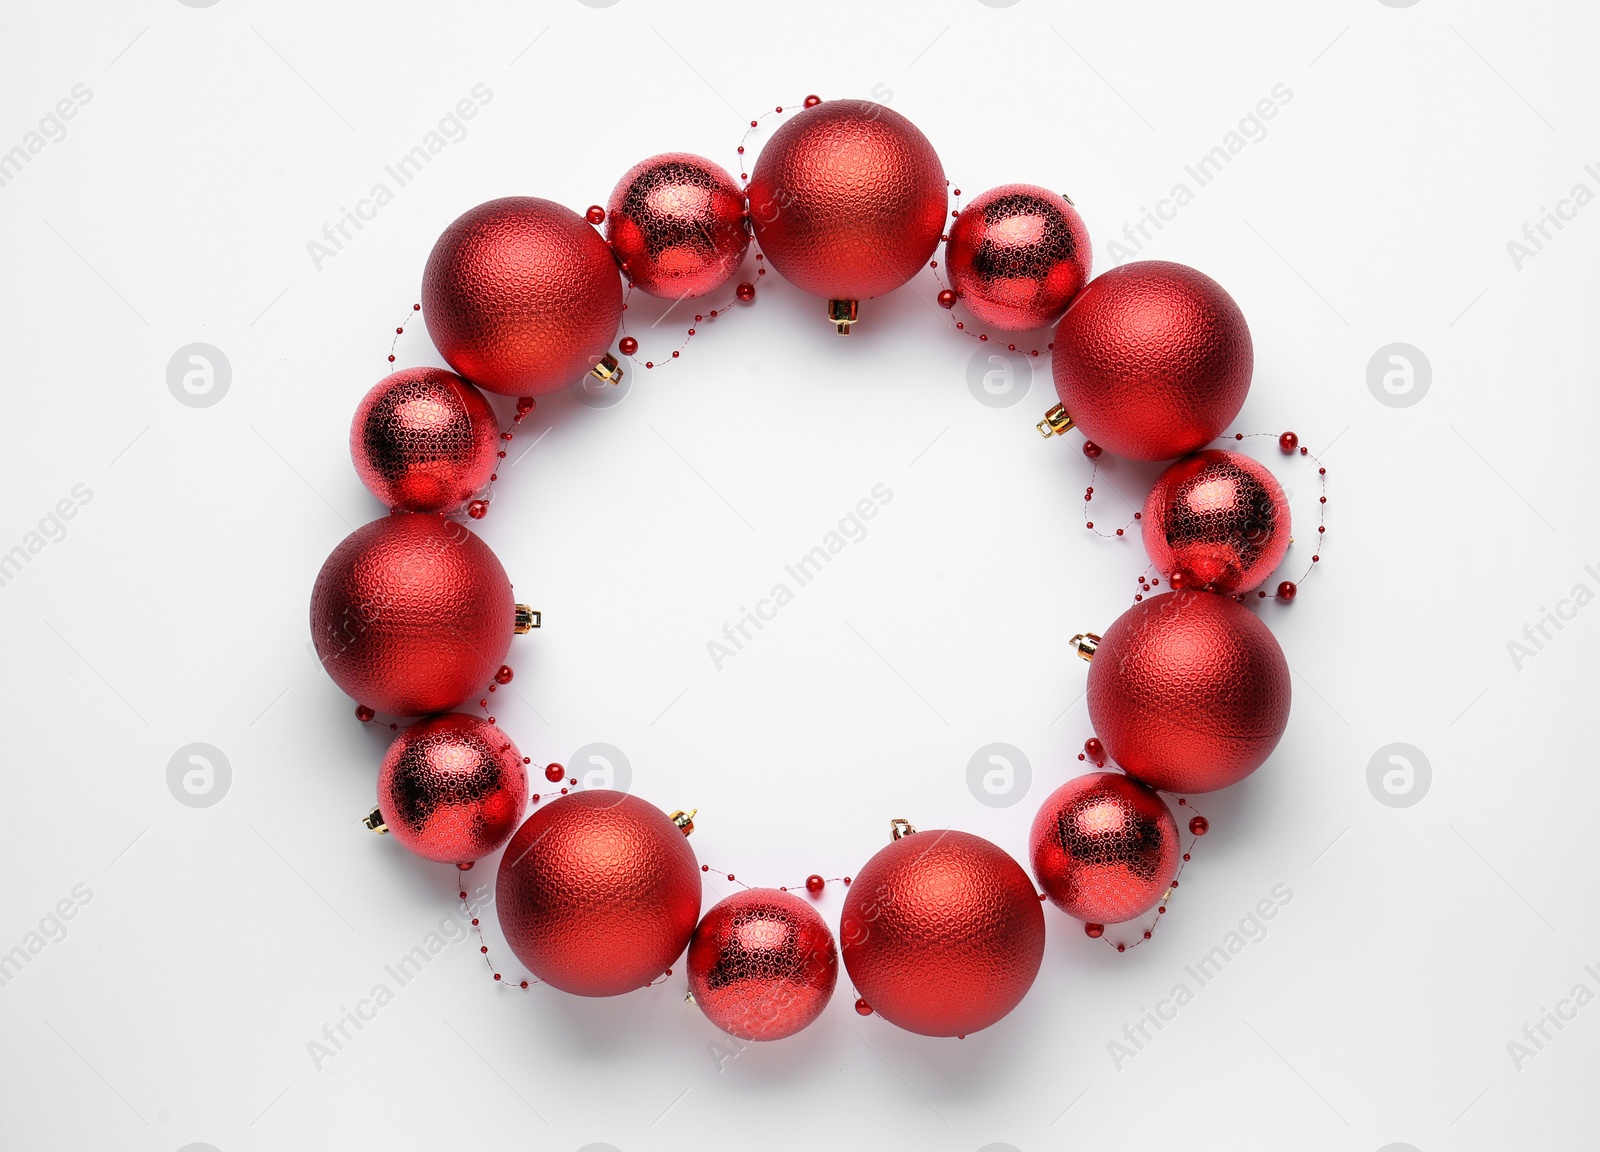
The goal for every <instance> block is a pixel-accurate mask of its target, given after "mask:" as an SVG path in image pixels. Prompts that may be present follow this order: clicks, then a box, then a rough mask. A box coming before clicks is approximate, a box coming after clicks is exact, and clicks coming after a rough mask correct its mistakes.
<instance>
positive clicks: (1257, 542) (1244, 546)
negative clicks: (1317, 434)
mask: <svg viewBox="0 0 1600 1152" xmlns="http://www.w3.org/2000/svg"><path fill="white" fill-rule="evenodd" d="M1141 524H1142V525H1143V531H1144V550H1145V552H1146V553H1147V554H1148V555H1149V557H1150V563H1151V564H1152V565H1154V566H1155V569H1156V571H1157V572H1160V573H1161V574H1162V575H1164V576H1167V577H1168V578H1171V577H1173V576H1177V577H1178V578H1179V583H1180V584H1181V585H1182V586H1183V587H1185V588H1205V589H1209V590H1210V591H1212V592H1223V593H1233V592H1249V591H1250V590H1251V589H1253V588H1256V587H1258V586H1259V585H1260V584H1261V583H1262V581H1264V580H1266V578H1267V577H1268V576H1270V575H1272V573H1273V570H1274V569H1276V568H1277V567H1278V564H1279V563H1280V562H1281V561H1282V560H1283V555H1284V553H1285V552H1287V551H1288V550H1289V502H1288V501H1287V500H1285V499H1284V495H1283V487H1282V485H1280V484H1279V483H1278V480H1277V477H1275V476H1274V475H1273V474H1272V472H1271V470H1270V469H1268V468H1267V466H1266V465H1265V464H1261V463H1259V462H1257V461H1255V460H1252V459H1251V458H1250V457H1248V456H1245V455H1242V454H1240V453H1238V452H1228V451H1225V450H1223V449H1217V448H1208V449H1207V450H1205V451H1204V452H1196V453H1195V454H1194V455H1193V456H1185V457H1184V458H1183V459H1182V460H1179V461H1178V462H1177V463H1176V464H1174V465H1172V466H1171V467H1170V468H1168V469H1167V470H1166V471H1165V472H1163V473H1162V474H1161V475H1160V476H1159V477H1158V478H1157V479H1156V482H1155V485H1154V486H1153V487H1152V488H1151V489H1150V495H1148V496H1147V497H1145V501H1144V513H1143V517H1142V520H1141Z"/></svg>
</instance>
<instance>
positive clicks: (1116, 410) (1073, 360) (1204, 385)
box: [1051, 260, 1255, 460]
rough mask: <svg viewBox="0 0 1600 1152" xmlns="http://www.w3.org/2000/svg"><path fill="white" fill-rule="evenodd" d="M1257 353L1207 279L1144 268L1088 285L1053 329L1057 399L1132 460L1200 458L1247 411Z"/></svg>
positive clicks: (1234, 309)
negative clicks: (1191, 454)
mask: <svg viewBox="0 0 1600 1152" xmlns="http://www.w3.org/2000/svg"><path fill="white" fill-rule="evenodd" d="M1254 364H1255V353H1254V351H1253V348H1252V345H1251V342H1250V329H1249V327H1248V326H1247V325H1246V324H1245V322H1244V314H1243V313H1242V312H1240V311H1239V306H1238V305H1237V304H1235V303H1234V302H1233V297H1232V296H1229V295H1228V293H1227V292H1225V291H1224V290H1223V288H1222V285H1220V284H1218V283H1217V282H1216V281H1215V280H1213V279H1211V277H1209V276H1206V275H1204V274H1203V273H1200V272H1196V271H1195V270H1194V269H1193V268H1189V267H1186V266H1184V265H1182V264H1171V263H1167V262H1166V261H1161V260H1143V261H1137V262H1135V263H1132V264H1124V265H1123V266H1122V267H1120V268H1113V269H1112V270H1111V271H1109V272H1107V273H1105V274H1104V275H1101V276H1098V277H1096V278H1095V279H1094V280H1091V281H1090V282H1089V285H1088V287H1086V288H1085V289H1084V290H1083V291H1082V292H1081V293H1079V294H1078V298H1077V299H1076V300H1074V301H1073V302H1072V306H1071V307H1070V308H1068V309H1067V314H1066V315H1065V316H1063V317H1062V318H1061V324H1060V325H1059V326H1058V327H1057V328H1056V335H1055V350H1054V353H1053V358H1052V362H1051V371H1052V372H1053V374H1054V376H1055V384H1056V395H1057V396H1058V397H1059V398H1060V400H1061V404H1062V406H1063V407H1064V408H1065V409H1066V410H1067V414H1068V415H1069V416H1071V417H1072V420H1073V423H1074V424H1075V425H1076V426H1077V427H1078V428H1081V429H1082V430H1083V434H1084V435H1085V436H1087V437H1089V438H1090V439H1091V440H1093V441H1095V442H1096V443H1097V444H1099V445H1100V446H1101V447H1102V448H1104V449H1106V450H1107V451H1108V452H1114V453H1116V454H1117V455H1118V456H1126V457H1128V458H1130V459H1133V460H1170V459H1172V458H1173V457H1175V456H1182V455H1184V454H1186V453H1189V452H1193V451H1195V449H1197V448H1203V447H1204V446H1205V445H1206V444H1208V443H1209V442H1210V441H1212V440H1214V439H1216V437H1217V436H1218V435H1219V434H1220V433H1221V432H1222V430H1223V428H1225V427H1226V426H1227V424H1228V422H1229V421H1230V420H1232V419H1233V418H1234V417H1235V416H1237V415H1238V414H1239V409H1240V408H1241V407H1243V406H1244V398H1245V394H1246V393H1248V392H1249V391H1250V374H1251V371H1252V370H1253V367H1254Z"/></svg>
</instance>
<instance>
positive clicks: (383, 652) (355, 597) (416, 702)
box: [311, 512, 516, 716]
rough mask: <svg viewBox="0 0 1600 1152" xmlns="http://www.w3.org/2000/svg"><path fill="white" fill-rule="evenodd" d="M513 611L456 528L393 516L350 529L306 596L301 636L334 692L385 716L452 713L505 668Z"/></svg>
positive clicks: (491, 570)
mask: <svg viewBox="0 0 1600 1152" xmlns="http://www.w3.org/2000/svg"><path fill="white" fill-rule="evenodd" d="M515 627H516V605H515V604H514V603H513V601H512V598H511V583H510V581H509V580H507V579H506V572H505V569H504V568H502V567H501V566H500V561H499V560H498V559H496V558H495V554H494V553H493V552H492V551H490V549H489V546H488V545H487V544H485V543H484V542H483V541H482V540H480V539H478V538H477V537H476V536H474V535H473V534H472V532H471V531H470V530H469V529H468V528H467V527H466V526H465V525H463V524H461V523H458V522H457V521H454V520H447V519H445V518H444V517H443V516H435V515H430V514H427V513H421V512H397V513H395V514H393V515H391V516H386V517H384V518H383V519H381V520H374V521H373V522H372V523H371V524H367V525H364V526H363V527H361V528H357V529H356V530H355V531H354V532H352V533H350V535H349V536H346V537H345V538H344V540H343V542H341V543H340V544H339V546H338V547H337V548H335V549H334V550H333V552H332V554H331V555H329V557H328V559H327V560H326V561H325V562H324V563H323V565H322V571H321V572H319V573H318V574H317V582H316V585H315V586H314V587H313V588H312V591H311V638H312V641H313V643H314V644H315V645H316V650H317V656H318V658H319V659H320V660H321V661H322V666H323V668H325V669H326V670H327V673H328V675H329V676H331V677H333V681H334V683H335V684H337V685H339V687H340V688H343V689H344V690H345V691H346V692H347V693H349V694H350V695H351V696H352V697H354V698H355V700H356V701H357V703H360V704H365V705H367V706H369V707H372V708H376V709H377V710H378V711H380V712H387V713H389V714H390V715H393V716H422V715H426V714H428V713H432V712H443V711H445V710H447V709H450V708H454V707H455V706H456V705H457V704H460V703H461V702H462V701H463V700H466V699H468V698H470V697H471V696H472V695H473V694H474V693H476V692H480V691H482V690H483V689H484V688H485V687H487V685H488V684H489V681H490V680H492V679H494V674H495V672H496V671H497V670H498V669H499V667H500V665H501V664H502V663H503V662H504V660H505V655H506V652H507V650H509V648H510V647H511V636H512V633H513V631H514V629H515Z"/></svg>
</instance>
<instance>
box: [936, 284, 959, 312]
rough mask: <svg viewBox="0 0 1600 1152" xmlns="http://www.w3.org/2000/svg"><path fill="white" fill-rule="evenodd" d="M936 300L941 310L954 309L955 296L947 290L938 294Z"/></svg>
mask: <svg viewBox="0 0 1600 1152" xmlns="http://www.w3.org/2000/svg"><path fill="white" fill-rule="evenodd" d="M938 300H939V307H941V308H954V307H955V306H956V294H955V293H954V292H952V291H950V289H948V288H946V289H945V290H944V291H943V292H940V293H939V296H938Z"/></svg>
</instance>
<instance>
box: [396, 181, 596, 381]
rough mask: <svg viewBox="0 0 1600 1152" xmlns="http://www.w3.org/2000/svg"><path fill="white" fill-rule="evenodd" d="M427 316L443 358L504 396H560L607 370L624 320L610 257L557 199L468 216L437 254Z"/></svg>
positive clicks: (507, 204)
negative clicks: (602, 367)
mask: <svg viewBox="0 0 1600 1152" xmlns="http://www.w3.org/2000/svg"><path fill="white" fill-rule="evenodd" d="M422 305H423V318H424V319H425V320H426V321H427V324H428V335H429V336H431V337H433V343H434V346H435V347H436V348H438V349H439V354H440V355H441V356H443V357H444V358H445V361H446V362H447V363H448V364H449V365H450V367H452V368H454V369H455V370H456V371H457V372H459V373H461V375H463V376H465V377H466V378H467V379H468V380H470V381H472V382H473V383H474V384H476V385H478V387H480V388H487V389H488V390H489V391H490V392H498V393H500V394H501V395H504V396H522V395H533V396H543V395H546V394H547V393H550V392H559V391H561V389H563V388H565V387H567V386H568V385H569V384H571V383H573V381H575V380H577V379H579V378H580V377H582V376H583V374H584V373H585V372H587V371H589V369H591V368H593V367H594V366H595V365H596V364H597V363H599V361H600V359H601V357H603V356H604V355H605V354H606V348H607V346H608V345H609V344H610V343H611V338H612V337H613V336H615V335H616V334H617V325H618V323H619V322H620V321H621V319H622V282H621V279H620V277H619V276H618V274H617V264H616V260H615V259H614V258H613V257H612V255H611V249H610V248H609V247H607V245H606V242H605V241H604V240H603V239H601V238H600V235H599V233H597V232H596V231H595V230H594V228H593V227H591V226H590V225H589V224H588V223H587V222H586V221H585V220H584V219H583V217H581V216H579V215H578V214H577V213H576V212H573V211H572V210H571V209H569V208H564V207H562V206H561V205H560V204H556V203H554V202H553V201H550V200H540V199H537V198H535V197H532V196H507V197H505V198H504V199H500V200H490V201H489V202H488V203H486V204H480V205H478V206H477V207H476V208H472V209H469V210H468V211H467V212H465V213H464V214H463V215H462V216H461V217H460V218H459V219H457V220H456V221H455V223H453V224H451V225H450V227H448V228H446V229H445V230H444V234H443V235H441V236H440V237H439V239H438V242H437V243H435V244H434V246H433V252H432V253H431V254H430V255H429V256H428V265H427V268H426V269H425V270H424V271H423V274H422Z"/></svg>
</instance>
